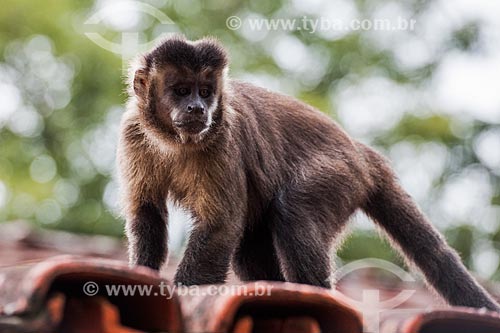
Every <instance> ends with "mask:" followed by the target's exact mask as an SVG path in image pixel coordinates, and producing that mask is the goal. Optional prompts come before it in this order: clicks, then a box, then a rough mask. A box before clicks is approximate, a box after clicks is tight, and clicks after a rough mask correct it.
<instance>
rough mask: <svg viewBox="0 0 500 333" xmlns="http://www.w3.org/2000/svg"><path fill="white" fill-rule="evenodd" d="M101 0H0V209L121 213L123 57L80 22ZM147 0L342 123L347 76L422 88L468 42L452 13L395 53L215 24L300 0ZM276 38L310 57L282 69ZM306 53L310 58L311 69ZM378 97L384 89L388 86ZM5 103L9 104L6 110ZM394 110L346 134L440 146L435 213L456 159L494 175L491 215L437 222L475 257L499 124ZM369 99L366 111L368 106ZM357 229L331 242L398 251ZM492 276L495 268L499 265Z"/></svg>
mask: <svg viewBox="0 0 500 333" xmlns="http://www.w3.org/2000/svg"><path fill="white" fill-rule="evenodd" d="M325 1H326V0H325ZM102 3H103V2H102V1H100V2H98V3H94V1H90V0H87V1H58V0H46V1H38V2H34V1H29V0H4V1H3V2H2V10H1V11H0V84H3V87H4V90H5V89H7V90H6V91H7V92H9V93H10V95H11V96H10V100H11V101H10V104H9V105H10V106H9V105H7V106H4V116H3V117H2V115H1V113H0V186H1V187H0V190H1V191H0V220H1V221H7V220H13V219H28V220H30V221H33V223H36V224H39V225H41V226H43V227H48V228H60V229H66V230H71V231H75V232H84V233H100V234H108V235H113V236H121V235H122V229H123V226H122V222H121V220H120V218H119V217H118V215H117V214H116V206H115V202H116V184H115V182H113V172H114V171H113V170H114V168H113V166H114V164H113V158H112V157H113V154H114V145H115V140H116V126H117V125H118V122H119V117H120V113H121V112H122V105H123V104H124V101H125V98H126V96H125V94H124V93H123V90H124V85H123V83H122V63H121V58H120V57H119V56H118V55H116V54H113V53H111V52H109V51H107V50H105V49H103V48H101V47H99V46H97V45H96V44H94V43H93V42H92V41H90V40H89V39H88V38H87V37H86V36H85V34H84V32H86V31H87V30H86V29H87V28H88V27H85V26H84V25H83V22H85V20H86V19H87V18H88V17H89V16H90V15H92V14H93V13H94V12H96V10H97V9H98V8H99V7H98V5H99V4H102ZM150 3H151V4H152V5H154V6H155V7H157V8H159V9H160V10H161V11H162V12H163V13H165V14H166V15H167V16H168V17H169V18H171V19H172V20H173V22H175V26H169V27H167V28H166V31H177V32H181V33H184V34H185V35H186V36H187V37H188V38H190V39H196V38H199V37H202V36H205V35H215V36H217V37H218V38H220V39H221V40H222V41H223V43H224V44H225V45H226V46H227V47H228V49H229V53H230V54H231V58H232V64H231V74H232V76H234V77H241V78H244V79H252V78H253V79H256V81H257V82H267V83H269V86H271V87H273V88H275V89H278V90H282V91H284V92H286V93H291V94H294V95H295V96H296V97H298V98H300V99H302V100H304V101H305V102H307V103H309V104H311V105H313V106H315V107H317V108H319V109H320V110H322V111H324V112H326V113H328V114H330V115H331V116H332V117H334V118H336V119H337V120H339V121H340V122H341V123H342V124H344V125H348V122H347V120H346V119H349V117H353V115H349V114H347V115H344V117H343V116H342V113H339V109H340V108H341V107H340V106H339V105H340V102H339V99H340V98H341V96H343V95H342V92H343V91H347V90H348V88H349V87H355V88H356V87H359V86H361V83H362V82H363V81H364V80H365V79H367V78H370V77H374V76H377V77H382V78H384V80H386V81H387V82H390V83H391V84H392V85H393V86H394V87H403V88H404V89H405V91H409V93H410V94H415V96H417V97H418V96H422V93H421V91H422V89H423V88H422V87H426V86H427V85H428V84H429V82H430V81H431V79H432V78H433V75H434V74H435V71H436V68H438V66H439V64H440V61H441V59H442V58H443V57H444V56H445V55H446V54H448V53H452V52H475V50H477V49H478V48H480V45H481V40H480V35H481V33H480V32H481V29H482V26H481V22H476V21H474V22H465V23H464V24H462V25H460V26H459V27H458V28H457V29H455V30H453V31H451V33H450V34H449V36H445V37H444V38H442V42H441V44H440V45H439V47H438V48H437V49H438V51H437V52H436V53H434V54H433V56H432V57H430V59H428V60H427V61H425V63H422V64H421V65H417V66H413V67H411V66H410V67H408V66H403V65H401V63H400V62H398V59H397V57H396V56H395V55H394V52H393V50H391V45H390V44H391V43H388V44H389V46H386V47H381V46H380V45H379V42H378V40H377V39H376V38H373V35H372V34H371V33H370V32H366V31H352V32H349V33H344V34H340V35H338V36H334V37H331V36H328V35H325V34H320V33H310V32H309V31H303V30H302V31H297V30H296V31H270V32H268V33H266V34H265V35H262V36H261V35H258V34H256V36H252V35H250V34H249V33H245V32H244V31H233V30H230V29H228V28H227V27H226V19H227V17H229V16H231V15H239V16H240V17H262V18H273V17H274V18H276V17H277V18H280V17H288V18H301V17H302V16H303V15H308V16H309V17H311V18H314V17H319V16H317V14H311V13H308V12H306V9H304V8H306V7H307V5H305V6H304V5H303V4H302V5H301V6H298V5H297V3H299V2H298V1H293V2H288V1H284V0H283V1H259V2H255V1H235V2H225V1H222V0H209V1H203V2H201V1H199V2H198V1H195V0H189V1H182V2H181V1H179V2H170V1H169V2H166V1H161V0H157V1H150ZM304 3H307V2H306V1H305V2H304ZM385 3H389V2H384V1H363V0H360V1H356V2H353V3H352V4H351V5H352V6H354V7H355V9H356V11H357V13H358V15H359V16H360V17H370V13H371V12H372V11H373V10H374V8H375V7H376V6H381V5H383V4H385ZM432 4H433V2H432V1H406V2H404V4H400V6H404V8H405V9H406V10H407V11H409V12H411V13H412V15H411V17H415V18H417V19H418V18H419V15H424V14H425V13H426V11H428V10H430V9H429V8H430V7H431V6H432ZM117 15H118V14H117ZM141 22H142V23H141V25H140V28H138V29H139V31H141V32H142V35H141V36H142V37H143V38H144V39H151V38H152V37H155V36H156V35H158V33H159V32H162V31H163V30H162V29H163V28H162V27H161V26H160V24H158V22H155V21H154V20H151V19H147V18H141ZM109 30H110V29H107V31H108V32H107V33H106V37H108V36H109V38H115V39H116V40H119V38H120V35H119V33H115V34H113V33H112V32H111V33H109ZM440 33H443V32H440ZM387 34H390V32H388V33H387ZM103 35H105V34H104V32H103ZM387 38H388V39H390V38H391V36H390V35H387ZM282 40H286V41H288V42H289V44H290V43H291V45H292V46H293V45H296V44H297V43H299V46H300V45H302V47H305V48H306V50H307V55H313V56H314V57H315V58H314V59H315V61H313V62H312V65H311V66H310V67H309V68H305V69H304V68H302V69H299V70H296V71H295V70H294V69H293V68H292V67H293V64H294V63H293V61H292V63H291V64H292V66H291V65H290V62H288V61H289V60H290V59H285V58H286V57H289V58H291V59H292V60H293V58H294V57H298V54H297V53H294V50H298V51H301V50H303V49H302V48H300V47H298V48H292V49H291V50H290V52H289V54H285V58H283V57H284V56H283V54H282V53H283V52H281V53H280V52H279V48H275V47H274V46H276V45H277V44H279V43H278V41H282ZM285 46H286V45H285ZM316 60H317V61H316ZM299 67H300V66H299ZM316 67H317V68H321V69H322V70H321V71H320V72H319V73H316V74H314V71H313V69H315V68H316ZM311 72H313V73H312V74H314V75H312V74H311ZM306 74H307V75H306ZM309 74H311V75H309ZM6 87H7V88H6ZM12 87H14V88H12ZM13 89H14V90H13ZM387 90H391V89H387V87H384V86H381V87H380V94H381V96H385V95H383V94H386V93H387ZM16 96H17V97H16ZM358 98H360V99H363V98H364V96H363V95H360V96H358ZM12 100H13V101H14V102H12ZM403 101H405V99H403ZM387 102H388V103H389V102H391V99H390V97H388V99H387ZM0 103H1V102H0ZM12 105H14V106H12ZM9 107H11V108H14V110H10V113H8V116H5V114H7V113H6V112H9ZM0 109H1V107H0ZM417 109H418V110H417ZM5 110H7V111H5ZM395 110H397V111H398V112H399V113H401V114H402V116H401V117H400V118H397V119H396V121H394V122H393V123H390V124H388V125H387V126H386V127H384V126H381V129H380V130H373V131H369V130H367V133H364V134H363V132H362V131H361V132H359V133H353V135H355V136H356V134H360V133H361V137H360V139H361V140H363V141H365V142H367V143H370V144H372V145H375V146H376V147H377V148H378V149H379V150H381V151H382V152H384V153H386V154H388V155H389V156H390V157H391V158H392V159H393V160H398V156H399V155H398V154H397V152H398V151H399V150H398V149H402V148H401V147H403V148H404V147H414V148H412V149H414V150H415V151H416V152H418V151H420V149H426V148H428V147H431V148H432V147H444V151H445V152H446V154H448V155H447V156H448V157H446V158H445V159H444V162H443V163H444V166H443V168H442V170H438V174H437V175H434V176H433V177H432V180H431V184H430V188H428V189H426V192H425V194H424V195H421V196H420V198H419V201H420V203H421V204H422V206H423V209H424V210H425V211H426V212H429V213H431V217H433V218H435V217H437V218H439V217H440V216H442V215H443V214H442V213H440V212H439V211H438V212H437V213H436V212H435V211H434V208H433V207H434V206H435V205H434V204H435V203H436V200H437V198H439V197H441V196H442V195H443V193H444V192H443V191H444V189H445V188H446V186H447V184H449V183H450V182H453V181H455V180H456V178H457V177H459V176H460V175H462V174H463V172H464V171H467V170H473V171H474V170H475V171H477V170H480V172H481V175H484V174H486V175H487V179H488V184H490V185H491V188H492V189H493V190H492V191H491V193H489V195H490V199H491V200H490V203H489V204H490V207H489V208H492V209H493V210H492V212H496V215H494V216H493V217H491V219H492V220H493V227H492V226H491V223H490V226H489V227H487V228H486V227H481V226H480V225H479V224H480V222H477V221H476V222H475V223H473V221H470V220H468V219H464V220H460V219H454V218H448V219H447V222H446V223H445V224H439V223H438V224H437V225H438V227H440V228H442V229H444V231H445V233H446V236H447V238H448V239H449V241H450V242H451V244H452V245H453V246H454V247H455V248H456V249H457V250H459V251H460V253H461V255H462V256H463V257H464V260H465V262H466V264H467V265H469V266H474V265H473V261H474V253H478V252H477V251H483V249H484V247H486V248H487V249H491V248H493V249H498V248H499V247H500V246H499V245H498V244H500V236H499V235H500V228H498V222H499V216H498V211H499V205H500V200H499V197H500V182H499V175H500V173H499V170H497V169H495V168H494V167H492V166H491V165H486V164H485V163H484V161H481V159H480V158H478V156H477V153H476V150H475V144H476V142H477V140H478V138H480V137H481V135H483V134H484V133H490V132H491V131H494V130H498V124H496V123H494V122H487V121H484V120H479V119H475V118H474V117H472V118H471V117H469V118H467V119H466V120H465V121H463V120H462V118H461V117H457V116H456V115H455V114H450V113H447V112H442V110H440V109H439V108H436V107H435V106H434V105H429V104H425V103H423V104H418V106H417V107H415V106H414V104H410V103H408V104H407V103H405V102H403V103H400V104H398V105H396V107H395ZM372 112H378V109H377V108H376V106H374V108H373V110H372ZM399 113H398V114H399ZM359 117H362V115H360V116H359ZM354 120H356V119H355V118H354ZM351 128H352V126H351ZM348 129H349V126H348ZM357 129H358V130H359V127H358V128H357ZM368 129H369V127H368ZM429 144H434V145H431V146H429ZM408 145H409V146H408ZM440 149H441V148H440ZM414 158H415V159H416V160H417V159H418V158H419V157H418V156H415V157H414ZM473 171H471V172H473ZM475 171H474V172H475ZM467 172H468V171H467ZM2 193H3V198H4V199H3V202H2V201H1V197H2ZM453 204H454V203H451V205H453ZM458 204H460V203H458ZM433 212H434V213H433ZM361 229H362V230H361V231H359V230H358V231H357V232H355V233H354V234H353V235H351V236H350V237H349V238H348V240H347V242H346V244H345V246H344V247H343V249H342V251H341V252H340V253H339V257H340V258H342V259H344V260H354V259H357V258H362V257H367V256H370V257H379V258H384V259H388V260H392V261H398V260H399V259H398V257H397V256H396V255H395V253H394V252H393V251H391V250H390V246H389V245H388V244H387V242H386V241H384V240H381V239H380V238H378V235H377V233H376V232H374V231H373V230H372V229H370V228H369V227H366V226H364V227H363V228H361ZM475 251H476V252H475ZM479 255H480V253H479ZM496 259H497V261H496V262H494V263H493V264H494V265H496V266H498V257H497V258H496ZM494 278H498V274H497V275H494Z"/></svg>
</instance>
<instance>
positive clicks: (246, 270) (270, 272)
mask: <svg viewBox="0 0 500 333" xmlns="http://www.w3.org/2000/svg"><path fill="white" fill-rule="evenodd" d="M233 270H234V272H235V273H236V275H237V276H238V277H239V278H240V279H241V280H242V281H256V280H267V281H285V278H284V277H283V274H282V273H281V270H280V266H279V262H278V257H277V255H276V251H275V250H274V247H273V243H272V238H271V231H270V230H269V229H268V228H267V227H265V226H260V227H258V228H254V229H253V230H252V231H250V230H247V231H246V232H245V234H244V236H243V238H242V240H241V243H240V245H239V246H238V248H237V249H236V251H235V254H234V258H233Z"/></svg>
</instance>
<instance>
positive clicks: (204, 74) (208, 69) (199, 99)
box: [130, 37, 228, 143]
mask: <svg viewBox="0 0 500 333" xmlns="http://www.w3.org/2000/svg"><path fill="white" fill-rule="evenodd" d="M227 61H228V60H227V56H226V53H225V51H224V49H223V48H222V46H221V45H220V44H219V43H218V42H217V41H216V40H213V39H210V38H207V39H202V40H200V41H197V42H189V41H186V40H185V39H183V38H178V37H177V38H171V39H167V40H166V41H164V42H163V43H162V44H160V45H159V46H158V47H156V48H155V49H153V50H152V51H151V52H149V53H148V54H146V55H145V56H144V57H143V58H142V63H141V65H140V67H139V69H137V70H136V71H135V73H134V77H133V80H131V81H130V83H131V84H132V85H131V87H132V88H133V92H134V94H135V96H136V97H137V100H138V102H139V105H140V106H141V107H140V109H141V110H142V116H143V122H144V124H146V125H147V126H146V127H147V128H148V130H150V131H151V132H154V135H156V137H159V138H161V139H163V141H167V143H170V142H172V141H173V142H174V143H178V142H179V141H180V142H181V143H200V142H201V141H202V140H203V139H204V138H205V137H207V136H209V135H210V133H216V132H217V131H216V129H215V128H216V126H218V125H220V124H221V121H220V119H221V118H222V107H221V105H222V104H223V102H222V101H223V98H222V93H223V90H224V89H223V86H224V73H225V71H226V70H227Z"/></svg>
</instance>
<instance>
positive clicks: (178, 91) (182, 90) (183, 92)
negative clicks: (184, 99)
mask: <svg viewBox="0 0 500 333" xmlns="http://www.w3.org/2000/svg"><path fill="white" fill-rule="evenodd" d="M175 93H176V94H177V95H179V96H186V95H189V93H190V91H189V88H186V87H181V88H177V89H175Z"/></svg>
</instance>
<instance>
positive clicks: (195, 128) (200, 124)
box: [174, 120, 208, 134]
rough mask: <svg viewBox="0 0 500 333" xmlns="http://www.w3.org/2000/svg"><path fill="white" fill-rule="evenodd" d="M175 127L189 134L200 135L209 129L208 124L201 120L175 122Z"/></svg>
mask: <svg viewBox="0 0 500 333" xmlns="http://www.w3.org/2000/svg"><path fill="white" fill-rule="evenodd" d="M174 126H175V127H176V128H177V129H179V130H181V131H183V132H186V133H189V134H198V133H200V132H202V131H203V130H205V129H206V128H207V127H208V126H207V124H206V122H204V121H201V120H189V121H174Z"/></svg>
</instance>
